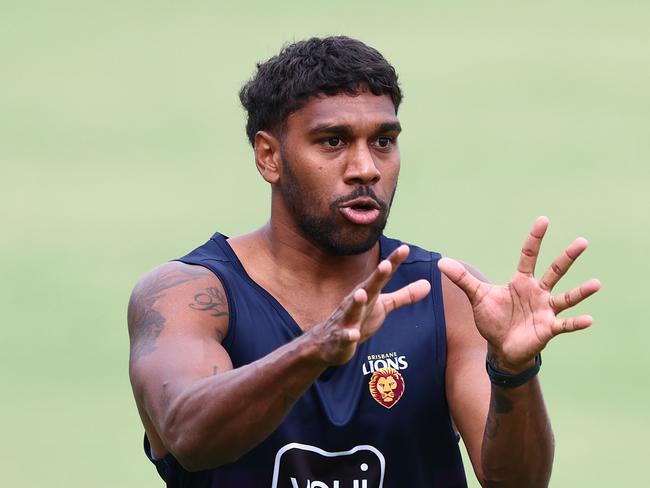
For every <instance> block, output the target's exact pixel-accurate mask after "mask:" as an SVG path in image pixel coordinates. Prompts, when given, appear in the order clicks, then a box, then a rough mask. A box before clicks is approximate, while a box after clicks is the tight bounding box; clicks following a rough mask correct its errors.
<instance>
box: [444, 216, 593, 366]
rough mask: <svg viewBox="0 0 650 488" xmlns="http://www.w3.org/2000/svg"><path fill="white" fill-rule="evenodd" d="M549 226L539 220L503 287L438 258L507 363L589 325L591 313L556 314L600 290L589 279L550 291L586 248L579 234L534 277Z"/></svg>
mask: <svg viewBox="0 0 650 488" xmlns="http://www.w3.org/2000/svg"><path fill="white" fill-rule="evenodd" d="M547 226H548V220H547V219H546V218H543V217H542V218H540V219H538V220H537V221H536V222H535V225H534V227H533V230H532V231H531V233H530V234H529V236H528V239H527V240H526V243H525V244H524V248H523V249H522V254H521V258H520V260H519V266H518V269H517V271H516V272H515V274H514V276H513V277H512V279H511V281H510V282H509V283H507V284H506V285H504V286H497V285H493V284H490V283H486V282H483V281H480V280H478V279H477V278H476V277H474V276H472V275H471V274H470V272H468V271H467V269H466V268H465V267H463V266H462V265H461V264H460V263H458V262H456V261H453V260H450V259H446V258H445V259H443V260H441V262H440V269H441V270H442V271H443V272H444V273H445V274H446V275H447V276H448V277H449V279H451V280H452V281H453V282H454V283H456V284H457V285H458V286H459V287H460V288H461V289H462V290H463V291H464V292H465V293H466V294H467V296H468V298H469V300H470V302H471V304H472V310H473V313H474V320H475V322H476V327H477V329H478V331H479V332H480V333H481V335H482V336H483V337H484V338H485V339H486V340H487V341H488V343H489V344H490V345H491V346H493V347H495V348H497V350H498V351H500V352H501V354H502V355H503V358H505V360H506V361H507V363H509V364H513V365H517V364H523V363H525V362H526V361H529V360H530V359H531V358H533V357H534V356H535V355H536V354H537V353H539V352H540V351H541V350H542V349H543V348H544V347H545V346H546V344H547V343H548V342H549V341H550V340H551V339H552V338H553V337H554V336H556V335H558V334H560V333H562V332H570V331H573V330H579V329H584V328H585V327H588V326H589V325H591V317H589V316H586V315H583V316H578V317H571V318H560V317H558V314H559V313H560V312H562V311H563V310H566V309H568V308H570V307H572V306H574V305H576V304H577V303H579V302H581V301H582V300H584V299H585V298H587V297H588V296H590V295H592V294H593V293H595V292H596V291H598V289H599V286H600V284H599V282H598V280H590V281H587V282H585V283H583V284H582V285H581V286H580V287H578V288H574V289H573V290H571V291H569V292H566V293H562V294H560V295H558V296H554V295H553V294H552V290H553V287H554V286H555V284H556V283H557V282H558V281H559V280H560V278H561V277H562V276H564V274H565V273H566V272H567V271H568V269H569V267H570V266H571V264H572V263H573V262H574V260H575V259H576V258H577V257H578V256H579V255H580V254H581V253H582V252H583V251H584V250H585V249H586V247H587V241H586V240H584V239H576V240H575V241H574V242H573V243H572V244H571V245H570V246H569V247H567V249H566V250H565V252H564V253H563V254H562V255H561V256H559V257H558V258H557V259H556V260H555V261H554V262H553V264H552V265H551V266H550V267H549V268H548V270H547V271H546V273H545V274H544V275H543V277H542V278H541V279H539V280H538V279H536V278H535V277H534V271H535V264H536V261H537V255H538V253H539V249H540V245H541V241H542V238H543V236H544V233H545V231H546V228H547Z"/></svg>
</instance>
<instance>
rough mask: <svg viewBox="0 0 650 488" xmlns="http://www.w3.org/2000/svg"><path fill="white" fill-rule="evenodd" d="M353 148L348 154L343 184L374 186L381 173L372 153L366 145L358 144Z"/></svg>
mask: <svg viewBox="0 0 650 488" xmlns="http://www.w3.org/2000/svg"><path fill="white" fill-rule="evenodd" d="M355 146H356V147H355V150H354V151H349V152H348V160H347V162H346V167H345V175H344V179H345V182H346V183H348V184H350V185H374V184H375V183H377V182H378V181H379V180H380V179H381V172H380V171H379V168H377V165H376V164H375V159H374V158H373V155H372V152H371V150H370V148H369V147H368V145H367V144H363V143H359V144H356V145H355Z"/></svg>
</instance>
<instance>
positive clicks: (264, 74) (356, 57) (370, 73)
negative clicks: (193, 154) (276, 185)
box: [239, 36, 402, 146]
mask: <svg viewBox="0 0 650 488" xmlns="http://www.w3.org/2000/svg"><path fill="white" fill-rule="evenodd" d="M362 89H369V90H370V91H371V92H372V93H373V94H375V95H389V96H390V98H391V99H392V101H393V104H394V105H395V112H397V109H398V108H399V105H400V103H401V101H402V91H401V90H400V87H399V84H398V81H397V73H396V72H395V68H393V67H392V66H391V65H390V64H389V63H388V61H386V59H385V58H384V57H383V56H382V55H381V54H380V53H379V51H377V50H376V49H373V48H371V47H369V46H366V45H365V44H364V43H363V42H361V41H358V40H356V39H351V38H349V37H345V36H336V37H325V38H322V39H321V38H317V37H313V38H311V39H307V40H304V41H298V42H296V43H294V44H290V45H288V46H286V47H285V48H283V49H282V51H280V54H278V55H277V56H273V57H272V58H271V59H269V60H268V61H266V62H264V63H258V64H257V72H256V73H255V76H254V77H253V78H252V79H251V80H250V81H248V83H246V84H245V85H244V86H243V87H242V89H241V91H240V92H239V99H240V100H241V103H242V105H243V106H244V108H245V109H246V111H247V112H248V122H247V123H246V134H247V136H248V140H249V141H250V143H251V144H252V145H253V146H254V145H255V134H256V133H257V132H258V131H260V130H272V129H274V128H278V127H282V126H283V124H284V123H285V122H286V119H287V117H288V116H289V115H290V114H291V113H292V112H295V111H296V110H298V109H300V108H301V107H302V106H304V104H305V103H306V102H307V100H308V99H309V98H310V97H312V96H316V95H320V94H324V95H329V96H332V95H336V94H338V93H341V92H345V93H347V94H350V95H356V94H358V93H359V91H360V90H362Z"/></svg>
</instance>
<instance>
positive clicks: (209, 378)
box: [129, 246, 430, 470]
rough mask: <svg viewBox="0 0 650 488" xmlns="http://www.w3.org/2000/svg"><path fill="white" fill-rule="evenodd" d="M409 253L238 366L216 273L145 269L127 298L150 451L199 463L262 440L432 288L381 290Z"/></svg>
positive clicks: (189, 464)
mask: <svg viewBox="0 0 650 488" xmlns="http://www.w3.org/2000/svg"><path fill="white" fill-rule="evenodd" d="M406 256H408V247H406V246H401V247H400V248H398V249H397V250H395V251H394V252H393V253H392V254H391V256H389V258H388V259H387V260H384V261H382V262H381V263H379V265H378V266H377V268H376V269H375V271H374V272H373V273H371V275H370V276H369V277H368V278H367V279H366V280H365V281H364V282H363V283H361V284H359V285H358V286H357V287H355V289H354V290H353V291H352V292H351V293H350V294H349V295H348V296H346V297H345V298H344V299H343V301H342V302H341V304H340V305H339V306H338V307H337V308H336V309H335V310H334V312H333V313H332V315H331V316H330V317H329V318H328V319H327V320H326V321H324V322H323V323H320V324H318V325H315V326H314V327H312V328H311V329H309V331H307V332H306V333H305V334H303V335H302V336H300V337H299V338H297V339H295V340H293V341H292V342H290V343H288V344H286V345H284V346H282V347H280V348H278V349H277V350H275V351H273V352H272V353H270V354H269V355H267V356H265V357H263V358H261V359H259V360H257V361H255V362H253V363H250V364H247V365H244V366H241V367H238V368H234V369H233V366H232V362H231V360H230V358H229V356H228V354H227V352H226V351H225V349H224V348H223V347H222V346H221V344H220V342H221V340H222V339H223V337H224V336H225V334H226V332H227V327H228V308H227V301H226V298H225V293H224V290H223V287H222V285H221V283H220V282H219V280H218V279H217V278H216V277H215V276H214V275H213V274H212V273H211V272H209V271H207V270H205V269H203V268H201V267H195V266H189V265H185V264H182V263H168V264H165V265H163V266H161V267H159V268H157V269H155V270H153V271H152V272H150V273H149V274H148V275H146V276H145V277H144V278H143V279H142V280H141V281H140V282H139V283H138V285H137V286H136V287H135V289H134V291H133V294H132V297H131V301H130V303H129V334H130V339H131V361H130V368H129V371H130V377H131V383H132V386H133V391H134V395H135V398H136V403H137V404H138V410H139V412H140V415H141V418H142V421H143V424H144V426H145V430H146V432H147V436H148V438H149V440H150V442H151V445H152V449H153V454H154V455H155V456H156V457H161V456H163V455H165V454H166V453H167V452H171V453H172V454H173V455H174V457H175V458H176V459H177V460H178V461H179V462H180V463H181V464H182V465H183V466H184V467H185V468H186V469H188V470H201V469H208V468H214V467H216V466H219V465H221V464H225V463H228V462H231V461H233V460H236V459H237V458H238V457H240V456H241V455H242V454H244V453H246V452H248V451H249V450H250V449H252V448H253V447H255V446H256V445H257V444H258V443H260V442H261V441H263V440H264V439H265V438H266V437H268V435H269V434H271V433H272V432H273V430H275V428H276V427H277V426H278V425H279V424H280V422H281V421H282V419H283V418H284V417H285V415H286V414H287V412H288V411H289V409H290V408H291V407H292V405H293V404H294V403H295V402H296V400H297V399H298V398H299V397H300V395H301V394H302V393H303V392H304V391H305V390H306V389H307V388H308V387H309V386H310V385H311V384H312V383H313V381H314V380H315V379H316V378H317V377H318V376H319V375H320V374H321V373H322V371H323V370H324V369H325V368H326V367H328V366H330V365H336V364H343V363H345V362H346V361H348V360H349V359H350V358H351V357H352V356H353V355H354V353H355V351H356V347H357V345H358V344H359V343H361V342H363V341H364V340H366V339H367V338H368V337H369V336H371V335H372V334H374V333H375V332H376V331H377V329H378V328H379V327H380V326H381V324H382V323H383V321H384V319H385V317H386V315H387V314H389V313H390V312H391V311H392V310H394V309H396V308H399V307H402V306H405V305H409V304H411V303H415V302H416V301H419V300H421V299H422V298H424V296H426V294H427V293H428V292H429V289H430V285H429V283H428V282H426V281H424V280H420V281H417V282H414V283H410V284H409V285H407V286H405V287H403V288H401V289H399V290H397V291H395V292H392V293H386V294H382V293H381V289H382V288H383V286H384V285H385V284H386V283H387V282H388V280H389V279H390V277H391V276H392V274H393V273H394V271H395V270H396V269H397V267H398V266H399V265H400V264H401V263H402V262H403V260H404V259H406ZM264 325H265V324H260V326H261V327H262V326H264Z"/></svg>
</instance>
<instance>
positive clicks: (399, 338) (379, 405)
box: [129, 37, 600, 488]
mask: <svg viewBox="0 0 650 488" xmlns="http://www.w3.org/2000/svg"><path fill="white" fill-rule="evenodd" d="M240 97H241V100H242V103H243V105H244V107H245V108H246V109H247V111H248V125H247V133H248V137H249V139H250V142H251V144H252V145H253V148H254V153H255V163H256V165H257V169H258V170H259V172H260V174H261V176H262V177H263V178H264V179H265V180H266V181H267V182H268V183H269V184H270V185H271V189H272V196H271V218H270V220H269V222H268V223H267V224H266V225H265V226H264V227H262V228H261V229H258V230H256V231H254V232H252V233H250V234H246V235H242V236H238V237H233V238H227V237H225V236H223V235H221V234H215V235H214V236H213V238H212V239H210V240H209V241H208V242H207V243H206V244H204V245H203V246H201V247H199V248H197V249H196V250H195V251H193V252H191V253H190V254H188V255H187V256H185V257H183V258H181V259H179V260H178V261H173V262H170V263H167V264H164V265H162V266H160V267H158V268H156V269H154V270H153V271H151V272H149V273H148V274H147V275H145V276H144V277H143V278H142V280H141V281H140V282H139V283H138V284H137V286H136V287H135V289H134V291H133V295H132V297H131V302H130V304H129V332H130V338H131V361H130V375H131V381H132V385H133V391H134V394H135V398H136V401H137V405H138V409H139V412H140V416H141V418H142V421H143V424H144V428H145V431H146V438H145V449H146V452H147V455H148V456H149V457H150V459H151V460H152V461H153V462H154V463H155V465H156V467H157V469H158V471H159V473H160V474H161V476H162V477H163V478H164V479H165V480H166V481H167V485H168V486H179V487H180V486H183V487H186V486H188V487H196V486H205V487H211V486H213V487H264V486H272V487H292V488H297V487H307V488H324V487H327V488H334V487H337V488H348V487H349V488H352V487H354V488H374V487H389V488H395V487H425V486H426V487H429V486H444V487H450V486H454V487H456V486H465V485H466V481H465V474H464V470H463V467H462V463H461V458H460V454H459V450H458V444H457V435H458V434H457V433H459V434H460V436H462V437H463V439H464V442H465V444H466V446H467V449H468V451H469V456H470V458H471V461H472V465H473V467H474V472H475V473H476V476H477V477H478V479H479V480H480V482H481V483H482V484H483V485H484V486H493V485H498V486H517V487H522V486H545V485H547V484H548V480H549V477H550V473H551V466H552V460H553V434H552V431H551V426H550V422H549V419H548V416H547V414H546V410H545V407H544V402H543V398H542V393H541V389H540V385H539V381H538V379H537V377H536V373H537V371H538V370H539V367H540V363H541V360H540V355H539V354H540V351H541V350H542V349H543V348H544V347H545V346H546V344H547V343H548V342H549V340H550V339H551V338H553V337H554V336H555V335H557V334H560V333H562V332H569V331H574V330H579V329H584V328H586V327H588V326H589V325H590V324H591V317H589V316H578V317H572V318H559V317H558V314H559V313H560V312H562V311H564V310H566V309H568V308H570V307H572V306H573V305H575V304H577V303H579V302H580V301H582V300H583V299H584V298H586V297H588V296H589V295H591V294H593V293H595V292H596V291H597V290H598V289H599V286H600V285H599V282H598V281H597V280H590V281H587V282H585V283H584V284H583V285H582V286H580V287H578V288H575V289H573V290H571V291H569V292H565V293H561V294H552V289H553V288H554V286H555V285H556V283H557V282H558V280H559V279H560V278H561V277H562V276H563V275H564V274H565V273H566V271H567V270H568V269H569V267H570V266H571V264H572V262H573V261H574V260H575V259H576V258H577V257H578V256H579V255H580V253H582V252H583V251H584V250H585V249H586V247H587V242H586V241H585V240H584V239H576V240H575V241H574V242H573V243H572V244H570V245H569V246H568V247H567V249H566V251H565V252H564V253H563V254H562V255H561V256H560V257H558V258H557V259H556V260H555V261H554V262H553V263H552V265H551V266H550V267H549V268H548V270H546V272H545V273H544V274H543V275H542V277H541V279H536V278H535V277H534V271H535V264H536V260H537V255H538V251H539V249H540V244H541V240H542V237H543V236H544V233H545V231H546V228H547V225H548V219H546V218H545V217H540V218H538V219H537V220H536V221H535V223H534V225H533V228H532V230H531V232H530V234H529V235H528V237H527V238H526V240H525V243H524V246H523V249H522V251H521V256H520V259H519V265H518V268H517V270H516V272H515V274H514V276H513V278H512V281H511V282H510V283H508V284H507V285H505V286H496V285H492V284H489V283H488V282H487V280H485V279H484V278H483V277H481V275H480V274H479V273H478V272H477V271H475V270H473V269H472V268H471V267H469V266H467V265H462V264H460V263H459V262H457V261H453V260H451V259H448V258H442V259H441V258H440V255H439V254H436V253H431V252H428V251H425V250H423V249H419V248H416V247H414V246H412V247H410V248H409V246H407V245H404V244H401V243H400V242H398V241H395V240H392V239H388V238H386V237H384V236H383V235H382V230H383V228H384V225H385V223H386V219H387V217H388V212H389V209H390V205H391V202H392V199H393V195H394V192H395V188H396V184H397V177H398V173H399V166H400V157H399V147H398V142H397V139H398V135H399V133H400V124H399V121H398V118H397V109H398V107H399V104H400V102H401V92H400V89H399V86H398V83H397V75H396V74H395V71H394V69H393V68H392V66H390V65H389V64H388V63H387V62H386V60H385V59H384V58H383V57H382V56H381V54H379V53H378V52H377V51H375V50H374V49H372V48H369V47H368V46H366V45H364V44H363V43H361V42H359V41H356V40H353V39H349V38H346V37H330V38H325V39H310V40H307V41H301V42H297V43H295V44H293V45H290V46H288V47H286V48H285V49H284V50H283V51H282V52H281V53H280V54H279V55H278V56H276V57H273V58H271V59H270V60H268V61H267V62H266V63H263V64H260V65H259V66H258V70H257V73H256V75H255V76H254V78H253V79H252V80H251V81H250V82H248V83H247V84H246V85H245V86H244V88H243V89H242V92H241V94H240ZM440 271H442V274H441V273H440ZM486 358H487V364H486ZM486 370H487V373H486Z"/></svg>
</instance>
